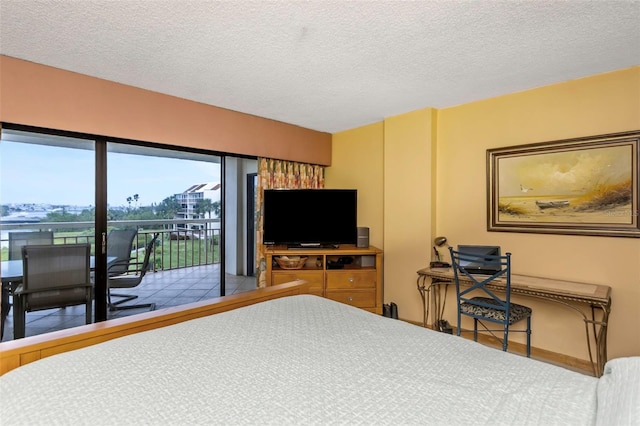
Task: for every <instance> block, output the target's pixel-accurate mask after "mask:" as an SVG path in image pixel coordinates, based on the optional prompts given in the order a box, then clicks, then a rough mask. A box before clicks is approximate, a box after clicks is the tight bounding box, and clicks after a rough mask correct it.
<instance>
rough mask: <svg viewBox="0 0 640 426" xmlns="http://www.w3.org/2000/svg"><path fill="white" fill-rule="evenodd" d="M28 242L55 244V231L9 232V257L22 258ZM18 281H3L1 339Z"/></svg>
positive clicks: (0, 315) (10, 258)
mask: <svg viewBox="0 0 640 426" xmlns="http://www.w3.org/2000/svg"><path fill="white" fill-rule="evenodd" d="M28 244H36V245H39V244H53V231H33V232H31V231H17V232H9V259H8V260H21V259H22V247H23V246H26V245H28ZM17 285H18V283H12V282H3V283H2V302H1V303H2V308H0V309H1V310H2V313H1V314H0V317H1V318H0V339H2V338H3V337H4V323H5V321H6V319H7V315H9V311H10V310H11V305H12V304H11V302H10V301H9V295H10V294H11V293H12V288H13V287H15V286H17Z"/></svg>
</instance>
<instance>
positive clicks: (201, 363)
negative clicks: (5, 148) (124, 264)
mask: <svg viewBox="0 0 640 426" xmlns="http://www.w3.org/2000/svg"><path fill="white" fill-rule="evenodd" d="M307 288H308V286H305V285H304V284H300V283H290V284H287V285H284V286H282V287H281V286H275V287H274V290H272V291H271V292H268V291H267V292H265V291H256V292H251V294H247V295H244V296H239V297H236V298H235V299H232V300H231V302H230V301H229V299H225V300H224V301H222V302H221V303H222V308H219V306H221V305H220V304H219V303H218V304H216V303H213V304H211V303H210V304H208V305H206V306H205V305H202V304H201V305H199V306H198V307H197V308H198V309H197V310H196V311H197V313H194V312H196V311H194V308H193V307H191V308H189V309H191V311H189V309H187V310H186V312H190V313H189V314H186V315H183V313H182V312H185V311H179V310H175V309H174V310H172V311H170V312H162V311H157V312H154V313H151V315H155V316H156V317H155V321H154V322H158V321H159V318H163V317H164V318H165V319H166V318H167V316H168V317H169V318H170V319H168V320H167V324H169V325H165V326H163V327H160V328H153V329H148V328H150V326H149V323H145V325H142V326H140V327H139V328H140V329H138V328H136V327H134V326H132V325H131V324H135V322H136V321H135V320H129V321H130V322H129V323H126V322H119V323H116V324H112V323H111V322H110V321H107V322H106V323H102V324H101V328H102V330H97V329H96V328H95V326H98V325H97V324H96V325H95V326H94V327H93V328H91V326H85V327H86V328H85V330H88V331H84V336H83V337H78V336H75V337H72V336H70V335H69V334H68V333H67V334H65V335H60V337H59V341H58V342H57V343H54V344H52V345H53V346H51V345H50V346H51V347H49V349H46V350H45V349H43V348H44V346H42V345H43V344H44V343H43V342H42V341H39V342H38V343H33V344H32V343H29V342H27V343H25V344H23V346H22V348H21V349H18V348H17V347H9V348H8V349H6V350H5V348H2V349H3V360H4V361H9V360H11V359H13V357H14V356H15V355H16V353H18V352H20V353H21V355H20V358H23V359H27V358H28V357H27V358H24V357H25V356H26V355H25V354H29V353H30V354H31V355H30V356H31V357H32V358H33V357H36V358H38V357H39V358H41V359H39V360H37V361H35V362H28V361H25V362H22V364H25V365H22V366H20V367H18V368H14V369H11V371H8V372H6V373H5V374H3V375H2V376H1V377H0V395H1V398H0V413H1V416H2V424H3V425H5V426H6V425H12V424H21V425H35V424H70V425H82V424H91V425H101V424H151V425H185V424H194V425H196V424H251V425H256V424H279V425H282V424H296V425H299V424H322V425H324V424H367V425H369V424H393V425H413V424H416V425H418V424H419V425H426V424H438V425H440V424H443V425H444V424H446V425H455V424H465V425H469V424H491V425H497V424H509V425H513V424H518V425H524V424H540V425H553V424H575V425H592V424H595V425H600V424H601V425H618V424H634V422H635V424H637V422H638V419H640V389H639V387H640V362H639V358H633V357H630V358H621V359H616V360H612V361H610V362H609V363H608V364H607V366H606V369H605V374H604V375H603V376H602V377H601V378H595V377H591V376H586V375H584V374H581V373H577V372H573V371H570V370H567V369H564V368H562V367H557V366H554V365H550V364H546V363H542V362H539V361H536V360H532V359H527V358H524V357H521V356H518V355H514V354H510V353H504V352H502V351H500V350H497V349H494V348H489V347H485V346H483V345H481V344H479V343H475V342H473V341H470V340H467V339H463V338H460V337H457V336H452V335H448V334H443V333H438V332H435V331H432V330H429V329H425V328H422V327H419V326H415V325H412V324H408V323H405V322H403V321H399V320H394V319H391V318H386V317H383V316H380V315H376V314H372V313H369V312H366V311H364V310H361V309H357V308H354V307H351V306H348V305H344V304H341V303H338V302H334V301H331V300H328V299H324V298H321V297H318V296H313V295H308V294H303V293H304V292H305V291H306V290H305V289H307ZM283 289H284V290H283ZM247 301H248V302H247ZM225 303H226V305H225ZM216 306H218V307H216ZM219 310H222V311H224V312H220V313H215V314H213V315H210V314H209V313H211V312H218V311H219ZM191 318H193V319H191ZM127 324H128V325H127ZM139 325H140V324H138V326H139ZM78 329H82V327H78ZM110 329H111V331H112V332H113V330H114V329H117V331H116V332H115V334H116V335H114V336H111V337H117V338H106V339H102V338H100V337H99V336H101V335H104V334H108V333H109V331H108V330H110ZM126 330H129V331H126ZM78 333H79V335H82V333H83V331H80V332H78ZM87 333H89V334H87ZM91 333H93V334H91ZM96 333H97V334H96ZM127 334H128V335H127ZM118 336H121V337H118ZM56 338H57V337H56ZM28 339H29V338H27V339H23V340H24V341H28ZM65 339H66V340H65ZM69 339H71V340H69ZM101 339H102V340H104V341H101V343H98V344H92V343H94V342H96V341H99V340H101ZM55 340H56V339H55V338H54V339H53V341H54V342H55ZM72 341H75V342H76V343H73V342H72ZM82 342H84V343H82ZM87 342H88V343H87ZM17 343H19V342H16V344H17ZM38 344H39V345H40V346H37V345H38ZM3 345H4V344H3ZM79 346H84V347H81V348H80V349H76V350H70V351H67V350H68V349H72V348H75V347H79ZM53 347H62V348H63V349H58V350H54V349H52V348H53ZM16 351H17V352H16ZM34 351H35V352H38V354H35V352H34ZM47 351H49V352H61V353H57V354H55V355H52V356H47V355H48V352H47ZM29 361H30V360H29Z"/></svg>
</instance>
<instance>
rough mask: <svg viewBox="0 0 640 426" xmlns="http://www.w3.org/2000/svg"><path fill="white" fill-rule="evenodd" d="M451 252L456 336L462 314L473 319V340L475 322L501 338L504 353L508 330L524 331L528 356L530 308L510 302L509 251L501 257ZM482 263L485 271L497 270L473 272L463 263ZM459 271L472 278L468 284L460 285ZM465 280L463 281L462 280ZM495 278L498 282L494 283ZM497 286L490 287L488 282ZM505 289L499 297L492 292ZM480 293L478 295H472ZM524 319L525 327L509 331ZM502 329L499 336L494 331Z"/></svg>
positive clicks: (475, 339) (529, 354)
mask: <svg viewBox="0 0 640 426" xmlns="http://www.w3.org/2000/svg"><path fill="white" fill-rule="evenodd" d="M449 251H450V252H451V264H452V267H453V274H454V281H455V284H456V295H457V302H458V331H457V334H458V336H459V335H460V333H461V332H463V331H470V330H462V327H461V320H462V315H465V316H469V317H471V318H473V340H474V341H476V342H477V341H478V324H480V325H481V326H482V328H483V330H480V331H481V332H489V333H490V334H491V335H492V336H494V337H495V338H496V339H498V340H500V341H502V350H503V351H505V352H506V350H507V345H508V343H509V340H508V337H509V331H511V332H525V333H527V357H530V356H531V308H529V307H527V306H523V305H518V304H516V303H511V253H507V254H506V255H504V256H500V255H488V254H483V255H481V256H479V255H478V253H464V252H460V251H455V250H454V249H453V248H452V247H449ZM466 264H470V265H478V264H483V265H485V266H486V267H487V268H486V269H487V270H491V269H494V270H496V271H497V272H495V273H493V274H491V275H479V274H474V273H473V271H470V270H467V269H466V268H465V266H464V265H466ZM460 274H463V275H464V276H465V278H468V279H469V280H470V281H471V285H470V286H468V287H466V286H465V287H464V288H463V287H462V286H461V285H460V278H459V277H460ZM465 281H466V280H465ZM497 281H498V282H497ZM492 284H493V285H496V287H494V288H493V289H492V288H491V285H492ZM497 288H499V289H500V291H501V292H502V291H504V293H505V297H504V299H501V298H500V297H498V296H497V295H496V294H495V292H494V291H495V289H497ZM476 294H480V296H474V295H476ZM523 319H526V323H527V327H526V330H512V329H511V328H510V327H511V325H512V324H514V323H516V322H518V321H521V320H523ZM485 322H486V323H492V324H498V325H501V326H502V328H500V329H490V328H488V327H487V326H486V325H485ZM497 331H500V332H502V338H500V337H498V336H496V335H495V334H494V332H497Z"/></svg>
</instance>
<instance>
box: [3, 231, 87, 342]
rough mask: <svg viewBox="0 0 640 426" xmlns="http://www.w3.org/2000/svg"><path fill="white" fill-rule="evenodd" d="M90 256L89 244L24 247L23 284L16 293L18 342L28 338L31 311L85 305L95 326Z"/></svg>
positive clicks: (15, 333)
mask: <svg viewBox="0 0 640 426" xmlns="http://www.w3.org/2000/svg"><path fill="white" fill-rule="evenodd" d="M90 255H91V246H90V245H89V244H88V243H87V244H57V245H53V244H49V245H26V246H23V247H22V259H23V260H22V262H23V278H22V283H20V284H19V285H18V286H17V287H16V288H15V289H14V291H13V338H14V339H20V338H22V337H24V334H25V319H26V313H27V312H33V311H40V310H44V309H52V308H63V307H66V306H75V305H82V304H84V305H85V307H86V308H85V317H86V318H85V319H86V323H87V324H91V322H92V310H91V308H92V296H93V294H92V293H93V291H92V290H93V285H92V284H91V280H90V278H89V271H90Z"/></svg>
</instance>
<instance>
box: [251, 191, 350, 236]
mask: <svg viewBox="0 0 640 426" xmlns="http://www.w3.org/2000/svg"><path fill="white" fill-rule="evenodd" d="M357 198H358V196H357V191H356V190H355V189H266V190H265V191H264V198H263V200H264V210H263V214H264V216H263V238H262V240H263V243H264V244H267V245H284V244H286V245H288V246H301V247H315V246H318V247H322V246H330V245H339V244H356V240H357V224H356V223H357V216H358V210H357V201H358V200H357Z"/></svg>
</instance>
